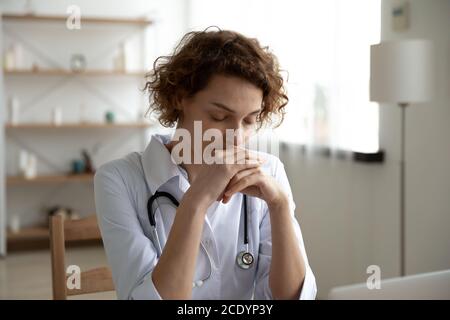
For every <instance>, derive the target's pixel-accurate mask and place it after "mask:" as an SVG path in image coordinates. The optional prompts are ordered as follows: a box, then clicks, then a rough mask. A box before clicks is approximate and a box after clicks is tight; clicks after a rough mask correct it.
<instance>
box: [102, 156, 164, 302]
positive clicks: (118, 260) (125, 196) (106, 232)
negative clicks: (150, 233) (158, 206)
mask: <svg viewBox="0 0 450 320" xmlns="http://www.w3.org/2000/svg"><path fill="white" fill-rule="evenodd" d="M94 191H95V206H96V212H97V217H98V223H99V227H100V231H101V234H102V238H103V244H104V247H105V250H106V255H107V258H108V262H109V265H110V268H111V271H112V275H113V279H114V285H115V289H116V293H117V297H118V298H119V299H155V300H158V299H161V296H160V295H159V293H158V291H157V290H156V288H155V286H154V284H153V281H152V271H153V268H154V266H155V265H156V262H157V256H156V250H155V248H154V246H153V244H152V242H151V241H150V240H149V239H148V238H147V237H146V236H145V235H144V232H143V230H142V227H141V225H140V223H139V220H138V217H137V213H136V210H135V208H134V207H133V204H132V203H131V201H130V194H129V192H128V190H127V188H126V186H125V182H124V180H123V178H122V176H121V174H120V172H119V170H118V169H117V168H116V166H114V164H113V163H111V162H110V163H107V164H104V165H103V166H101V167H100V168H99V169H98V170H97V172H96V174H95V177H94Z"/></svg>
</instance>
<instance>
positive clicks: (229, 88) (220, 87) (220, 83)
mask: <svg viewBox="0 0 450 320" xmlns="http://www.w3.org/2000/svg"><path fill="white" fill-rule="evenodd" d="M198 96H199V98H201V99H204V100H209V101H207V102H213V101H214V102H219V103H222V104H225V105H227V106H228V107H230V108H231V109H241V108H244V107H245V108H246V109H247V108H249V109H253V110H254V109H257V108H260V107H261V103H262V99H263V92H262V90H261V89H260V88H258V87H257V86H255V85H254V84H252V83H251V82H249V81H247V80H245V79H242V78H239V77H234V76H225V75H214V76H213V77H211V79H210V80H209V82H208V85H207V86H206V87H205V88H204V89H203V90H201V91H200V92H198Z"/></svg>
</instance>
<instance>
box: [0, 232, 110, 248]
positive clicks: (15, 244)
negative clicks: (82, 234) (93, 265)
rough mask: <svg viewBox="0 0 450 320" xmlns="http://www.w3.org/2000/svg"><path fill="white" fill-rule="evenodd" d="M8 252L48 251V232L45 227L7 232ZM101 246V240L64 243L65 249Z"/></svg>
mask: <svg viewBox="0 0 450 320" xmlns="http://www.w3.org/2000/svg"><path fill="white" fill-rule="evenodd" d="M6 240H7V248H8V251H24V250H36V249H49V245H50V230H49V228H48V227H47V226H38V227H25V228H21V229H20V230H19V231H18V232H11V231H10V230H8V232H7V235H6ZM92 245H102V239H101V237H99V238H98V239H92V240H82V241H72V242H68V243H65V246H66V248H67V247H79V246H92Z"/></svg>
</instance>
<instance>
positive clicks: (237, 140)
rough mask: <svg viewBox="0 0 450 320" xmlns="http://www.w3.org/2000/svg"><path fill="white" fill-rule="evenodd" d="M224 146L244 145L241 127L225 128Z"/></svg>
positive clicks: (243, 134)
mask: <svg viewBox="0 0 450 320" xmlns="http://www.w3.org/2000/svg"><path fill="white" fill-rule="evenodd" d="M224 140H225V141H224V143H225V144H226V145H234V146H241V145H243V144H244V143H245V132H244V130H243V128H242V127H240V126H236V127H235V128H227V129H226V130H225V135H224Z"/></svg>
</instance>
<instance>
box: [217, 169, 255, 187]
mask: <svg viewBox="0 0 450 320" xmlns="http://www.w3.org/2000/svg"><path fill="white" fill-rule="evenodd" d="M260 171H261V168H260V167H256V168H249V169H244V170H241V171H239V172H238V173H236V174H235V175H234V177H233V178H232V179H231V180H230V182H229V183H228V185H227V187H226V188H225V191H227V190H228V189H229V188H230V187H232V186H233V185H234V184H236V183H237V182H238V181H239V180H241V179H242V178H244V177H246V176H248V175H250V174H254V173H259V172H260Z"/></svg>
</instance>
